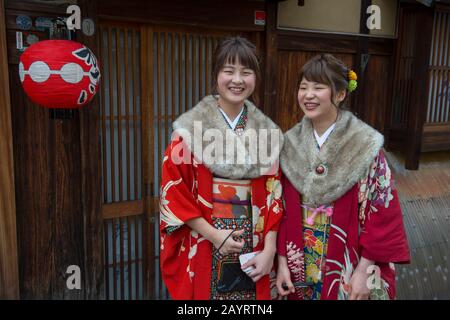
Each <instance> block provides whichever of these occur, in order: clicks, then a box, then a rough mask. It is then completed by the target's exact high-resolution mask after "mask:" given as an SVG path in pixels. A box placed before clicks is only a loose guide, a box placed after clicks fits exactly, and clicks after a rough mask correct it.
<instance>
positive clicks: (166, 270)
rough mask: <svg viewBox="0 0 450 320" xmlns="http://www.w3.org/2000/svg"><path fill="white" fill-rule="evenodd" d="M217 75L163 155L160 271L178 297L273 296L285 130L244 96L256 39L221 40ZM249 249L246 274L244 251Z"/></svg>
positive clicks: (252, 74) (251, 82)
mask: <svg viewBox="0 0 450 320" xmlns="http://www.w3.org/2000/svg"><path fill="white" fill-rule="evenodd" d="M212 71H213V79H214V84H213V85H214V91H215V92H216V93H217V95H211V96H207V97H205V98H203V100H201V101H200V102H199V103H198V104H197V105H196V106H195V107H194V108H193V109H191V110H190V111H188V112H186V113H184V114H183V115H181V116H180V117H179V118H178V119H177V120H176V121H175V122H174V124H173V129H174V135H173V136H172V141H171V143H170V145H169V146H168V147H167V150H166V153H165V156H164V160H163V168H162V184H161V197H160V233H161V248H160V249H161V256H160V257H161V258H160V259H161V273H162V277H163V280H164V283H165V285H166V286H167V288H168V291H169V293H170V295H171V297H172V298H174V299H270V298H271V291H272V292H273V293H274V294H275V295H276V293H277V290H276V287H275V275H274V273H273V272H271V271H272V266H273V262H274V257H275V254H276V233H277V230H278V226H279V222H280V220H281V216H282V203H281V182H280V172H281V171H280V170H278V168H277V161H278V156H279V151H280V150H281V147H282V143H283V134H282V132H281V131H280V129H279V128H278V126H277V125H275V124H274V123H273V122H272V121H271V120H270V119H269V118H268V117H266V116H265V115H264V114H263V113H262V112H261V111H260V110H259V109H258V108H257V107H255V105H254V104H253V103H252V102H250V101H249V100H248V99H247V98H249V97H252V96H253V95H254V91H255V87H257V86H258V82H259V79H260V77H259V75H260V70H259V65H258V59H257V56H256V53H255V47H254V46H253V44H251V43H250V42H249V41H247V40H246V39H243V38H240V37H235V38H230V39H227V40H225V41H224V42H222V43H221V44H220V45H219V47H218V48H217V50H216V52H215V54H214V58H213V70H212ZM251 252H259V253H258V254H257V255H256V256H254V257H253V258H251V259H250V260H249V261H248V262H247V263H245V264H244V265H243V267H242V269H247V268H248V269H252V270H251V271H250V270H247V274H248V277H247V275H246V274H245V273H244V272H243V271H242V270H241V265H240V264H239V256H240V255H241V254H246V253H251ZM236 266H237V268H235V267H236ZM269 274H272V279H273V281H272V283H273V288H272V290H271V289H270V282H269ZM235 280H238V281H235ZM240 280H242V281H240ZM249 280H250V281H249ZM255 283H256V285H255Z"/></svg>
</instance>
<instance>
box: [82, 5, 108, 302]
mask: <svg viewBox="0 0 450 320" xmlns="http://www.w3.org/2000/svg"><path fill="white" fill-rule="evenodd" d="M78 5H79V6H80V8H81V15H82V19H85V18H89V19H92V21H94V24H95V32H94V34H93V35H92V36H86V35H84V34H83V32H81V30H78V31H77V39H76V40H77V41H79V42H81V43H83V44H84V45H85V46H87V47H88V48H89V49H90V50H91V51H92V52H93V53H94V55H95V56H96V57H97V61H99V60H100V59H101V57H100V56H99V53H100V50H99V46H100V37H99V28H98V19H97V16H98V14H97V12H98V11H97V8H98V1H97V0H89V1H88V0H79V1H78ZM100 81H102V79H100ZM99 90H100V89H99ZM99 117H100V99H99V93H97V95H96V96H95V97H94V99H93V100H92V101H91V102H90V103H89V106H87V107H85V108H84V109H82V110H80V140H81V176H82V181H81V190H82V192H81V195H82V197H81V203H82V210H83V216H84V217H85V219H84V248H85V259H84V274H83V275H84V277H83V280H84V285H85V292H84V298H85V299H104V298H105V289H104V282H105V279H104V270H105V269H104V264H105V261H104V252H103V239H104V234H103V232H104V231H103V217H102V211H101V205H102V177H101V172H102V171H101V168H102V167H101V152H100V145H101V143H100V129H99Z"/></svg>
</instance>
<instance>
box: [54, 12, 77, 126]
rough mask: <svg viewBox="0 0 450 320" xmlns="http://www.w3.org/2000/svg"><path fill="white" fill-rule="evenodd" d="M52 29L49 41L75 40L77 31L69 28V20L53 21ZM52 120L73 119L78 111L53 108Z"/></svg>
mask: <svg viewBox="0 0 450 320" xmlns="http://www.w3.org/2000/svg"><path fill="white" fill-rule="evenodd" d="M52 22H53V24H52V27H51V28H50V29H49V39H51V40H72V39H74V38H75V30H69V29H68V28H67V18H64V17H57V18H55V19H52ZM49 111H50V119H51V120H69V119H73V118H74V115H75V112H76V111H77V109H64V108H51V109H49Z"/></svg>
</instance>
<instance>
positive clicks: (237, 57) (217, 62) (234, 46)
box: [212, 37, 261, 105]
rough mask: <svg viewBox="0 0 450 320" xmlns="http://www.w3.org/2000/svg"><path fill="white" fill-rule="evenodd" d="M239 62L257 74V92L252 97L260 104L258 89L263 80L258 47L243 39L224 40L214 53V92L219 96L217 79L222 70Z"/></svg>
mask: <svg viewBox="0 0 450 320" xmlns="http://www.w3.org/2000/svg"><path fill="white" fill-rule="evenodd" d="M236 62H239V63H240V64H241V65H243V66H245V67H246V68H249V69H252V70H253V72H255V78H256V83H255V90H254V91H253V93H252V95H251V96H250V98H251V100H252V101H253V102H254V103H255V104H256V105H257V104H258V87H259V83H260V79H261V70H260V68H259V59H258V55H257V53H256V46H255V45H254V44H253V43H251V42H250V41H248V40H247V39H245V38H242V37H231V38H227V39H225V40H223V41H222V42H221V43H220V44H219V46H218V47H217V48H216V50H215V51H214V55H213V60H212V79H213V81H214V82H213V85H212V92H213V93H214V94H217V78H218V76H219V72H220V70H221V69H222V68H223V66H224V65H225V64H227V63H230V64H234V63H236Z"/></svg>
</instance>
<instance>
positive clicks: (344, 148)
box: [280, 111, 384, 207]
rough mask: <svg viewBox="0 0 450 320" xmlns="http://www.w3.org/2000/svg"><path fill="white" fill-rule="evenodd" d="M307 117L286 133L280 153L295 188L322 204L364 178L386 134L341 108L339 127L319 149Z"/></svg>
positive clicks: (305, 196) (338, 120)
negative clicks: (383, 134)
mask: <svg viewBox="0 0 450 320" xmlns="http://www.w3.org/2000/svg"><path fill="white" fill-rule="evenodd" d="M313 130H314V129H313V126H312V122H311V120H309V119H308V118H306V117H303V119H302V120H301V121H300V122H299V123H298V124H296V125H295V126H294V127H293V128H291V129H290V130H289V131H288V132H286V134H285V143H284V147H283V150H282V152H281V154H280V164H281V169H282V170H283V173H284V174H285V175H286V177H287V178H288V179H289V181H290V182H291V183H292V185H293V186H294V187H295V189H296V190H297V191H298V192H300V194H302V196H303V197H304V198H305V199H307V202H308V203H306V204H308V205H311V206H316V207H319V206H320V205H323V204H331V203H332V202H333V201H335V200H337V199H339V198H340V197H341V196H343V195H344V194H345V193H346V192H347V191H348V190H350V189H351V188H352V187H353V186H354V185H355V183H357V182H358V181H359V180H361V179H363V178H365V176H366V175H367V174H368V170H369V168H370V165H371V163H372V161H373V160H374V159H375V157H376V156H377V154H378V152H379V151H380V148H381V147H382V146H383V142H384V139H383V136H382V135H381V134H380V133H379V132H378V131H376V130H375V129H373V128H372V127H370V126H369V125H367V124H365V123H364V122H362V121H361V120H359V119H358V118H357V117H355V116H354V115H353V114H352V113H351V112H349V111H340V112H339V115H338V119H337V121H336V127H335V128H334V130H333V131H332V132H331V134H330V136H329V137H328V139H327V140H326V141H325V143H324V144H323V146H322V148H321V149H320V150H319V149H318V148H317V144H316V141H315V138H314V134H313Z"/></svg>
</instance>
